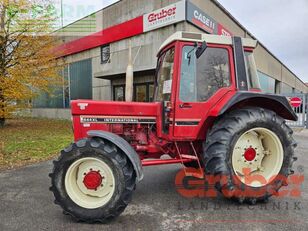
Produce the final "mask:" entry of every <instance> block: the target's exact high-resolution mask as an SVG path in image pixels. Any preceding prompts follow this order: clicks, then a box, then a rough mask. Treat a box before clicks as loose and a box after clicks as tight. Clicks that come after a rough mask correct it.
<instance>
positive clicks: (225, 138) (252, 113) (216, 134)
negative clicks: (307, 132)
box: [203, 107, 296, 204]
mask: <svg viewBox="0 0 308 231" xmlns="http://www.w3.org/2000/svg"><path fill="white" fill-rule="evenodd" d="M292 133H293V131H292V130H291V129H290V128H289V127H288V126H287V125H286V123H285V120H284V119H282V118H281V117H280V116H278V115H277V114H276V113H275V112H273V111H270V110H267V109H263V108H254V107H251V108H243V109H237V110H234V111H231V112H229V113H227V114H226V115H224V116H222V117H221V118H220V119H219V120H218V121H216V122H215V124H214V125H213V127H212V129H211V131H210V132H209V135H208V137H207V140H206V142H205V143H204V145H203V161H204V163H205V171H206V173H207V174H209V175H211V176H215V177H216V181H215V182H216V184H215V187H216V189H217V190H218V191H220V192H222V193H223V195H224V196H226V197H228V198H234V199H236V200H238V201H239V202H241V203H242V202H244V201H246V202H249V203H251V204H255V203H256V202H257V201H264V200H267V199H268V198H269V197H270V196H272V195H273V194H276V193H277V192H278V190H279V189H280V188H281V187H282V186H283V185H286V184H287V177H288V176H289V175H290V174H292V173H293V171H292V170H291V167H292V164H293V162H294V161H295V160H296V157H294V148H295V147H296V142H295V141H294V139H293V138H292ZM248 179H250V180H248Z"/></svg>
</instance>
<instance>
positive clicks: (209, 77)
mask: <svg viewBox="0 0 308 231" xmlns="http://www.w3.org/2000/svg"><path fill="white" fill-rule="evenodd" d="M193 45H194V44H191V43H183V44H182V46H181V52H179V53H180V55H181V58H180V66H179V67H180V71H179V74H178V75H179V76H178V81H177V82H178V84H177V94H176V100H175V105H174V112H175V113H174V118H173V126H174V129H173V135H174V137H175V138H176V139H196V138H197V136H198V134H199V131H200V129H201V127H202V125H203V124H204V122H205V120H206V117H207V113H208V112H209V110H210V109H211V108H212V107H214V106H215V104H217V102H218V101H219V100H220V99H221V98H222V97H223V96H224V95H225V94H226V93H227V92H229V91H231V90H232V86H234V84H233V83H234V81H235V78H234V67H233V66H232V65H231V62H233V58H232V48H231V46H228V45H208V47H207V49H206V50H205V51H204V53H203V54H202V56H201V57H200V58H199V59H197V58H196V56H195V50H193V49H194V47H193Z"/></svg>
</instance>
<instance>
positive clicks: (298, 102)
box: [290, 97, 302, 107]
mask: <svg viewBox="0 0 308 231" xmlns="http://www.w3.org/2000/svg"><path fill="white" fill-rule="evenodd" d="M290 104H291V106H292V107H299V106H300V105H301V104H302V99H301V98H298V97H293V98H291V99H290Z"/></svg>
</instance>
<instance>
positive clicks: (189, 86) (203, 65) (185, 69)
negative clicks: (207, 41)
mask: <svg viewBox="0 0 308 231" xmlns="http://www.w3.org/2000/svg"><path fill="white" fill-rule="evenodd" d="M192 49H193V47H192V46H184V47H183V50H182V64H181V83H180V94H179V96H180V100H181V101H182V102H202V101H207V100H208V99H209V98H210V97H211V96H212V95H213V94H214V93H215V92H216V91H217V90H218V89H220V88H223V87H228V86H230V66H229V56H228V50H227V49H224V48H211V47H208V48H207V49H206V50H205V51H204V53H203V54H202V55H201V56H200V58H199V59H196V55H195V53H194V52H193V53H190V51H191V50H192Z"/></svg>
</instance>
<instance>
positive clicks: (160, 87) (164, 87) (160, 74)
mask: <svg viewBox="0 0 308 231" xmlns="http://www.w3.org/2000/svg"><path fill="white" fill-rule="evenodd" d="M173 65H174V47H172V48H170V49H169V50H167V51H166V52H165V53H164V54H163V55H161V56H160V58H159V61H158V70H157V76H156V81H157V85H156V91H155V101H170V99H171V87H172V75H173Z"/></svg>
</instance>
